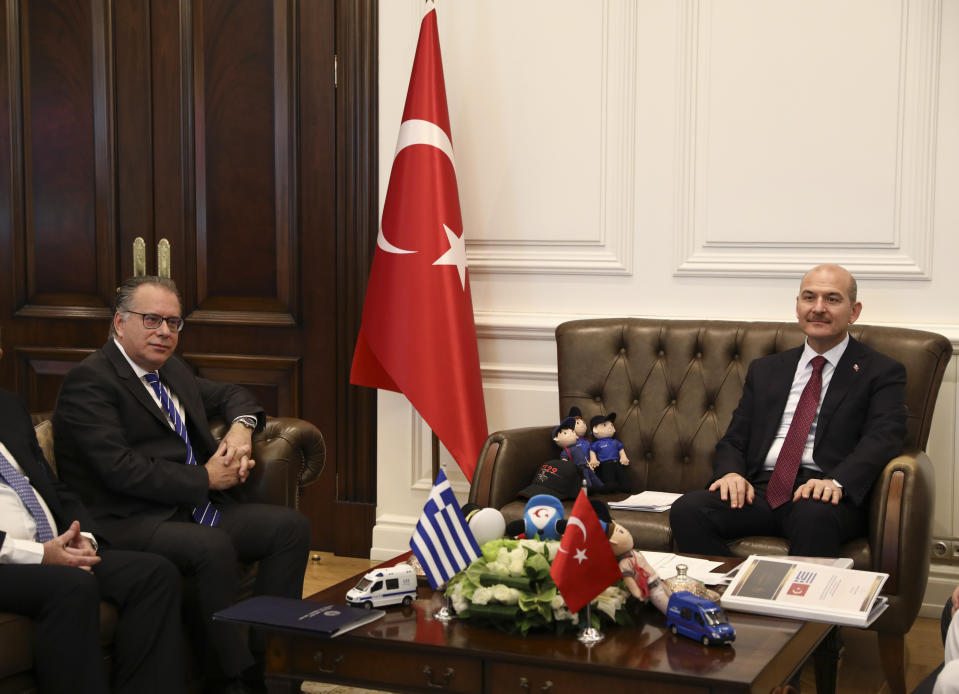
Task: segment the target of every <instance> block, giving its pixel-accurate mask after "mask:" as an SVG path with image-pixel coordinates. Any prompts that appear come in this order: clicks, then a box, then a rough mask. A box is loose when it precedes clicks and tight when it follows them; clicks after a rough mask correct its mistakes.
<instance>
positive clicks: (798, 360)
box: [670, 265, 906, 557]
mask: <svg viewBox="0 0 959 694" xmlns="http://www.w3.org/2000/svg"><path fill="white" fill-rule="evenodd" d="M856 294H857V290H856V281H855V279H854V278H853V276H852V275H851V274H849V272H848V271H846V270H845V269H844V268H842V267H839V266H837V265H822V266H819V267H815V268H813V269H812V270H810V271H809V272H808V273H806V275H805V276H804V277H803V279H802V282H801V284H800V289H799V296H798V297H797V298H796V316H797V318H798V319H799V326H800V328H801V329H802V331H803V332H804V333H805V334H806V344H805V345H804V346H802V347H797V348H795V349H790V350H787V351H785V352H781V353H779V354H773V355H770V356H767V357H763V358H761V359H756V360H755V361H753V362H752V363H751V364H750V365H749V369H748V371H747V373H746V381H745V383H744V385H743V395H742V399H741V400H740V401H739V405H738V406H737V408H736V410H735V412H733V416H732V421H731V422H730V424H729V428H728V429H727V430H726V434H725V435H724V436H723V438H722V439H721V440H720V441H719V443H718V444H717V445H716V456H715V459H714V460H713V471H714V479H713V482H712V483H711V484H710V485H709V487H708V489H705V490H698V491H694V492H690V493H688V494H685V495H683V496H682V497H681V498H680V499H678V500H677V501H676V502H675V503H674V504H673V506H672V509H671V510H670V524H671V525H672V529H673V536H674V537H675V539H676V544H677V547H678V548H679V550H680V551H682V552H694V553H700V554H711V555H729V554H731V552H730V551H729V548H728V547H727V544H726V543H727V542H728V541H729V540H732V539H735V538H738V537H745V536H755V535H769V536H777V537H784V538H786V539H788V541H789V546H790V550H789V551H790V554H793V555H805V556H826V557H837V556H839V548H840V545H841V544H842V543H843V542H845V541H847V540H850V539H852V538H855V537H862V536H863V535H865V534H866V522H867V505H866V504H867V500H868V494H869V490H870V489H871V488H872V485H873V483H874V482H875V481H876V479H877V478H878V476H879V474H880V473H881V472H882V469H883V467H884V465H885V464H886V463H887V462H888V461H889V460H891V459H892V458H893V457H895V456H896V455H898V454H899V452H900V450H901V448H902V441H903V437H904V436H905V431H906V408H905V399H904V390H905V384H906V370H905V368H904V367H903V365H902V364H900V363H899V362H897V361H895V360H893V359H890V358H889V357H887V356H885V355H883V354H880V353H879V352H876V351H875V350H873V349H870V348H869V347H867V346H865V345H863V344H862V343H860V342H857V341H856V340H854V339H853V338H852V337H850V335H849V332H848V326H849V325H851V324H852V323H853V322H855V321H856V319H857V318H858V317H859V314H860V312H861V311H862V304H860V303H859V302H858V301H857V300H856ZM797 468H798V469H797Z"/></svg>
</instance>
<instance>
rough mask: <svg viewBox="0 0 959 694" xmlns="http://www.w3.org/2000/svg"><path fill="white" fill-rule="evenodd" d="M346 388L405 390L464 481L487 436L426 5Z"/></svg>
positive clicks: (430, 10) (432, 16)
mask: <svg viewBox="0 0 959 694" xmlns="http://www.w3.org/2000/svg"><path fill="white" fill-rule="evenodd" d="M350 382H351V383H353V384H355V385H362V386H369V387H371V388H383V389H385V390H393V391H396V392H399V393H403V394H404V395H405V396H406V397H407V399H408V400H409V401H410V403H411V404H412V405H413V407H415V408H416V410H417V411H418V412H419V413H420V416H422V417H423V419H424V420H425V421H426V423H427V424H428V425H429V426H430V428H431V429H432V430H433V431H434V432H435V433H436V435H437V437H438V438H439V440H440V441H442V442H443V445H445V446H446V449H447V450H448V451H449V452H450V454H451V455H452V456H453V458H454V459H455V460H456V462H457V463H458V464H459V466H460V467H461V468H462V470H463V472H464V473H465V475H466V478H467V479H468V480H472V478H473V470H474V468H475V467H476V460H477V458H478V457H479V452H480V449H481V448H482V446H483V442H484V441H485V440H486V436H487V428H486V406H485V404H484V402H483V384H482V380H481V378H480V368H479V352H478V351H477V348H476V324H475V323H474V321H473V299H472V296H471V295H470V284H469V273H468V271H467V267H466V239H465V237H464V234H463V220H462V218H461V216H460V204H459V191H458V190H457V187H456V167H455V164H454V160H453V143H452V134H451V130H450V119H449V113H448V111H447V108H446V85H445V82H444V80H443V61H442V58H441V57H440V43H439V35H438V33H437V29H436V9H435V7H434V5H433V3H432V2H429V3H427V6H426V13H425V14H424V16H423V22H422V24H421V26H420V36H419V42H418V43H417V46H416V57H415V58H414V60H413V72H412V75H411V76H410V86H409V90H408V91H407V95H406V108H405V110H404V112H403V121H402V123H401V125H400V134H399V137H398V140H397V144H396V154H395V155H394V158H393V169H392V171H391V172H390V183H389V187H388V188H387V191H386V201H385V203H384V206H383V219H382V221H381V223H380V233H379V236H378V238H377V241H376V251H375V253H374V255H373V266H372V268H371V270H370V280H369V284H368V285H367V289H366V303H365V305H364V306H363V322H362V325H361V327H360V334H359V336H358V337H357V341H356V349H355V351H354V353H353V369H352V371H351V373H350Z"/></svg>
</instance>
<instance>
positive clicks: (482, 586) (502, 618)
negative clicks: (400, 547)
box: [446, 539, 633, 635]
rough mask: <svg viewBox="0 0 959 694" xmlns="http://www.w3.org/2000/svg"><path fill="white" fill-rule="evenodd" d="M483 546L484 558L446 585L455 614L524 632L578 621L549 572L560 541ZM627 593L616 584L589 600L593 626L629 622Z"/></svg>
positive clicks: (568, 625) (558, 627)
mask: <svg viewBox="0 0 959 694" xmlns="http://www.w3.org/2000/svg"><path fill="white" fill-rule="evenodd" d="M481 549H482V552H483V554H482V556H481V557H480V558H479V559H477V560H476V561H474V562H473V563H472V564H470V565H469V566H468V567H466V569H465V570H463V571H461V572H460V573H458V574H456V576H454V577H453V578H452V579H450V581H449V584H448V585H447V587H446V596H447V597H449V598H450V602H451V603H452V605H453V609H454V610H456V613H457V616H459V617H460V618H462V619H469V620H471V621H474V622H477V623H480V624H484V625H488V626H492V627H495V628H497V629H500V630H502V631H506V632H519V633H521V634H523V635H525V634H526V633H527V632H528V631H529V630H530V629H541V628H549V629H553V630H555V631H557V632H560V631H563V630H565V629H568V628H572V627H576V626H578V625H579V615H578V614H574V613H572V612H570V611H569V608H567V607H566V603H565V601H564V600H563V596H562V595H560V593H559V591H558V590H557V589H556V584H555V583H553V579H552V577H551V576H550V574H549V568H550V563H551V562H552V560H553V558H554V557H555V556H556V552H557V551H558V549H559V542H557V541H553V540H547V541H545V542H543V541H538V540H509V539H500V540H490V541H489V542H487V543H486V544H484V545H483V546H482V548H481ZM628 595H629V594H628V593H627V592H626V591H625V590H624V589H623V588H622V586H621V585H620V582H617V583H616V584H614V585H612V586H610V587H609V588H607V589H606V590H604V591H603V592H602V593H600V595H599V596H597V597H596V598H595V599H594V600H593V602H592V605H593V606H594V608H595V609H594V610H593V611H592V620H593V626H595V627H600V626H601V625H602V623H603V622H607V623H615V624H632V623H633V622H632V619H631V617H630V616H629V614H628V613H627V611H626V609H625V604H626V598H627V597H628Z"/></svg>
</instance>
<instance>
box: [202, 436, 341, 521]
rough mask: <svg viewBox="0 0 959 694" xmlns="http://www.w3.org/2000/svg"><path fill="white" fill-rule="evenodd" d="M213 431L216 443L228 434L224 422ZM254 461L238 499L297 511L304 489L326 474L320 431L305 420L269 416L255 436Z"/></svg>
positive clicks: (323, 446)
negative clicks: (254, 463) (322, 473)
mask: <svg viewBox="0 0 959 694" xmlns="http://www.w3.org/2000/svg"><path fill="white" fill-rule="evenodd" d="M210 429H211V431H212V432H213V437H214V438H215V439H217V440H219V439H220V438H222V437H223V435H224V434H225V433H226V426H225V425H224V424H223V423H222V422H211V423H210ZM253 459H254V460H255V461H256V465H255V466H254V468H253V471H252V472H251V473H250V477H249V478H248V479H247V481H246V484H244V485H242V487H241V488H239V489H237V491H236V492H235V493H236V494H237V496H238V497H240V498H241V500H243V501H259V502H264V503H271V504H279V505H281V506H289V507H290V508H298V507H299V501H300V493H301V492H302V490H303V488H304V487H307V486H309V485H311V484H313V483H314V482H315V481H316V480H317V478H319V476H320V473H321V472H323V467H324V464H325V463H326V443H325V442H324V440H323V434H322V433H321V432H320V430H319V429H317V428H316V427H315V426H313V425H312V424H311V423H309V422H307V421H305V420H302V419H296V418H294V417H267V418H266V426H265V427H264V428H263V430H262V431H260V432H258V433H257V434H256V435H255V436H254V437H253Z"/></svg>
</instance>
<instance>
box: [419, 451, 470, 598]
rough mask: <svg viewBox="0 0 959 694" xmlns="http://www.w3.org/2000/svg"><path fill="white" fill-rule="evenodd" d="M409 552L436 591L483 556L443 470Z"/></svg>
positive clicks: (421, 517) (424, 510)
mask: <svg viewBox="0 0 959 694" xmlns="http://www.w3.org/2000/svg"><path fill="white" fill-rule="evenodd" d="M410 549H412V550H413V554H415V555H416V558H417V559H418V560H419V562H420V566H422V567H423V571H424V572H425V573H426V577H427V578H428V579H429V580H430V585H431V586H432V587H433V589H434V590H436V589H437V588H438V587H439V586H441V585H443V584H444V583H446V582H447V581H448V580H450V579H451V578H452V577H453V576H455V575H456V574H457V573H459V572H460V571H462V570H463V569H465V568H466V567H467V566H469V565H470V562H472V561H473V560H474V559H477V558H478V557H479V555H480V550H479V545H477V544H476V538H474V537H473V533H472V532H470V529H469V526H468V525H467V524H466V519H465V518H463V512H462V511H460V505H459V504H458V503H456V497H455V496H454V495H453V489H452V488H451V487H450V483H449V480H447V479H446V473H445V472H443V471H442V470H440V474H438V475H437V476H436V483H435V484H434V485H433V489H432V490H431V491H430V498H429V499H428V500H427V501H426V506H425V507H424V508H423V514H422V515H421V516H420V520H419V522H418V523H417V524H416V530H414V531H413V537H412V538H411V539H410Z"/></svg>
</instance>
